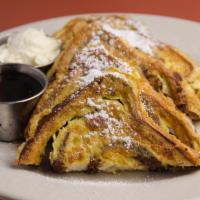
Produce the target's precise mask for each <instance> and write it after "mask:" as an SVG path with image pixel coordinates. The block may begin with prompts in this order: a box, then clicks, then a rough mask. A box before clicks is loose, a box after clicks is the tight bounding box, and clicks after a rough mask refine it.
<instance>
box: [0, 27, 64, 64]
mask: <svg viewBox="0 0 200 200" xmlns="http://www.w3.org/2000/svg"><path fill="white" fill-rule="evenodd" d="M59 53H60V41H59V40H57V39H55V38H53V37H50V36H47V35H46V34H45V32H44V31H42V30H37V29H34V28H28V29H26V30H23V31H21V32H18V33H16V34H13V35H11V36H10V37H9V38H8V40H7V43H5V44H3V45H1V46H0V62H2V63H23V64H30V65H33V66H36V67H37V66H43V65H47V64H50V63H51V62H53V61H54V60H55V58H56V57H57V56H58V54H59Z"/></svg>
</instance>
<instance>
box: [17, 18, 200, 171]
mask: <svg viewBox="0 0 200 200" xmlns="http://www.w3.org/2000/svg"><path fill="white" fill-rule="evenodd" d="M83 23H84V25H83V26H81V25H80V24H82V22H80V24H79V25H77V26H76V24H77V23H74V24H73V23H72V24H73V26H72V27H71V28H70V29H69V30H68V31H66V33H65V34H69V35H70V34H71V35H73V37H71V38H70V40H69V41H68V42H66V43H65V47H64V50H63V52H62V54H61V55H60V57H59V58H58V60H57V62H56V63H55V65H54V66H53V68H52V70H51V72H50V74H51V75H50V77H51V82H50V85H49V87H48V89H47V91H46V92H45V94H44V95H43V96H42V98H41V100H40V102H39V103H38V105H37V107H36V109H35V112H34V113H33V116H32V117H31V119H30V121H29V124H28V127H27V130H26V142H25V143H24V144H22V145H21V146H20V147H19V150H18V154H17V159H16V163H17V164H19V165H40V163H41V161H42V157H43V155H44V154H45V148H46V145H47V143H48V141H49V140H50V139H51V138H52V137H54V139H55V141H54V143H53V151H52V152H51V154H50V161H51V165H52V166H53V168H54V169H55V170H56V171H58V172H63V171H80V170H84V171H85V170H89V171H90V170H92V169H93V170H100V171H115V170H123V169H126V170H131V169H132V170H133V169H138V170H139V169H143V170H145V169H157V168H169V167H173V168H177V167H188V166H190V167H191V166H199V155H198V152H199V149H200V142H199V137H198V136H197V135H196V133H195V131H194V130H193V127H192V124H191V122H190V121H189V119H188V118H187V117H186V116H185V115H184V114H183V113H182V112H180V111H179V110H177V109H176V107H175V105H174V103H173V102H172V100H170V99H169V98H168V97H165V96H164V95H162V94H161V93H158V92H156V91H155V90H154V89H153V88H152V87H151V85H150V84H149V82H148V81H147V79H146V78H145V76H144V74H143V71H142V70H141V69H142V68H141V66H139V64H138V62H136V60H134V59H131V58H132V56H133V55H132V53H131V51H132V48H131V50H130V51H128V49H129V48H128V46H127V47H126V45H125V44H124V42H123V41H121V39H120V38H119V39H118V40H119V41H118V44H120V45H121V44H123V45H124V46H123V45H122V46H121V48H122V50H124V56H122V52H123V51H119V50H116V51H114V50H113V49H112V48H111V47H110V48H109V43H108V42H107V41H108V40H109V39H110V38H112V39H113V36H112V34H109V33H106V32H105V31H103V30H102V29H101V27H99V25H95V24H94V23H93V22H92V23H85V22H83ZM70 24H71V23H70ZM70 31H71V32H72V33H70ZM61 35H62V34H61ZM105 36H106V37H105ZM62 38H64V37H63V36H62ZM66 40H67V38H66ZM113 47H115V45H114V44H113ZM117 47H118V46H116V49H117ZM138 55H139V54H138ZM98 77H100V78H98ZM101 102H102V103H101ZM98 103H100V105H98ZM101 104H102V105H101ZM104 104H106V108H105V107H104V106H103V105H104ZM101 106H103V108H101ZM111 108H112V109H113V111H112V110H110V109H111ZM95 113H96V114H95ZM98 113H101V114H104V115H101V116H100V119H99V117H98ZM93 115H94V116H97V119H96V117H94V118H93V117H92V118H91V116H93ZM102 116H104V117H102ZM105 116H106V118H105ZM107 121H111V122H117V123H118V121H120V124H121V125H120V126H121V128H120V130H118V125H117V124H116V123H114V124H112V123H111V124H112V125H111V127H110V128H111V129H110V130H109V124H106V122H107ZM92 122H96V123H95V124H96V125H97V124H98V125H99V126H98V127H95V126H94V124H93V125H92ZM79 124H80V127H79V128H77V127H78V126H79ZM104 129H105V130H108V131H106V134H103V133H104V132H105V131H104ZM91 132H92V133H91ZM93 133H94V135H95V134H96V136H95V137H94V138H93V137H91V138H90V135H93ZM79 135H80V138H77V137H78V136H79ZM102 135H103V136H102ZM68 136H69V137H68ZM68 138H69V140H68ZM85 138H89V139H86V140H85ZM93 139H94V140H93ZM115 140H116V141H115ZM76 141H77V142H76ZM93 141H94V143H93ZM79 143H81V145H82V146H83V148H80V144H79ZM113 144H114V146H113ZM107 146H109V148H108V150H106V149H107ZM127 146H128V147H129V148H127ZM73 147H74V148H73ZM81 152H82V153H81ZM109 155H113V156H112V159H111V158H109ZM88 160H89V161H88ZM91 163H92V164H91ZM95 163H100V164H98V165H97V167H95ZM92 166H93V167H92Z"/></svg>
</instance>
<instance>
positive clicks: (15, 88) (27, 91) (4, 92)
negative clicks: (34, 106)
mask: <svg viewBox="0 0 200 200" xmlns="http://www.w3.org/2000/svg"><path fill="white" fill-rule="evenodd" d="M41 90H42V85H41V84H40V82H39V81H37V80H36V79H34V78H32V77H31V76H29V75H27V74H23V73H19V72H16V71H3V72H1V73H0V102H7V101H20V100H23V99H26V98H29V97H31V96H34V95H35V94H37V93H38V92H40V91H41Z"/></svg>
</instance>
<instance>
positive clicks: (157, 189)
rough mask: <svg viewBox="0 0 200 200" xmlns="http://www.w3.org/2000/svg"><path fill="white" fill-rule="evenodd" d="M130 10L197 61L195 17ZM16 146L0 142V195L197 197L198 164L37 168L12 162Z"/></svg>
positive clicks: (138, 199)
mask: <svg viewBox="0 0 200 200" xmlns="http://www.w3.org/2000/svg"><path fill="white" fill-rule="evenodd" d="M131 15H133V16H135V18H136V19H139V20H143V21H144V22H145V23H146V24H147V26H148V27H149V28H150V31H151V32H152V33H153V35H154V36H155V37H156V38H158V39H160V40H162V41H164V42H167V43H170V44H173V45H174V46H176V47H179V48H181V49H182V50H183V51H185V52H186V53H188V54H189V55H190V56H191V57H192V58H193V59H194V60H195V61H196V62H197V63H199V64H200V24H199V23H197V22H191V21H187V20H181V19H176V18H170V17H161V16H153V15H140V14H131ZM72 17H74V16H72ZM72 17H71V16H70V17H59V18H54V19H49V20H44V21H40V22H35V23H30V24H27V25H23V26H19V27H17V28H14V29H10V30H8V31H5V32H2V33H0V37H1V36H3V35H5V34H8V33H10V32H13V31H18V30H21V29H24V28H27V27H36V28H42V29H44V30H45V31H46V32H47V33H49V34H51V33H52V32H54V31H56V30H57V29H59V28H61V27H62V26H63V25H64V24H65V23H66V22H67V21H68V20H69V19H71V18H72ZM199 130H200V128H199ZM15 151H16V145H15V144H9V143H1V142H0V197H2V198H6V199H20V200H22V199H25V200H29V199H30V200H38V199H49V200H55V199H56V200H62V199H70V200H78V199H79V200H80V199H82V200H93V199H95V200H106V199H107V200H112V199H115V200H121V199H123V200H127V199H135V200H144V199H148V200H161V199H162V200H197V199H200V170H196V171H191V172H187V173H176V174H172V173H157V172H154V173H152V172H151V173H150V172H121V173H119V174H115V175H111V174H96V175H88V174H84V173H71V174H64V175H58V174H54V173H52V172H47V171H44V170H42V169H34V168H27V169H18V168H14V167H12V162H13V161H14V160H15Z"/></svg>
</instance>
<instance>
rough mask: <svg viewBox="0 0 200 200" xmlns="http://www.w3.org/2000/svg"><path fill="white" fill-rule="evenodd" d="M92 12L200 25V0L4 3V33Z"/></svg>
mask: <svg viewBox="0 0 200 200" xmlns="http://www.w3.org/2000/svg"><path fill="white" fill-rule="evenodd" d="M88 12H89V13H92V12H135V13H148V14H159V15H167V16H174V17H180V18H185V19H190V20H195V21H199V22H200V0H0V31H3V30H5V29H7V28H11V27H14V26H17V25H20V24H23V23H27V22H32V21H37V20H41V19H46V18H51V17H57V16H63V15H71V14H80V13H88Z"/></svg>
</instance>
